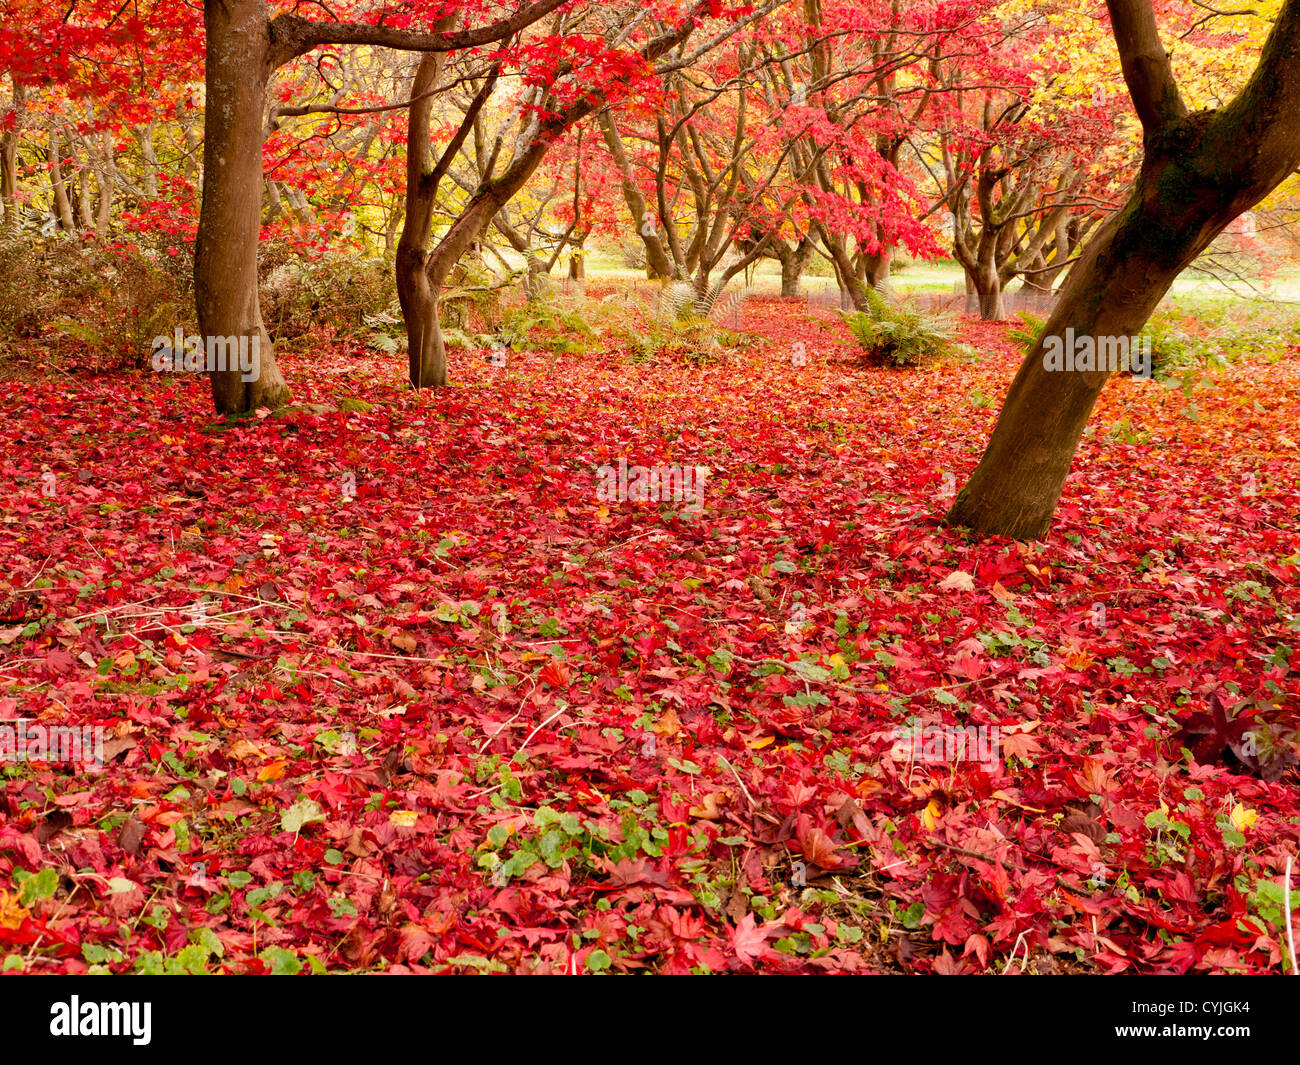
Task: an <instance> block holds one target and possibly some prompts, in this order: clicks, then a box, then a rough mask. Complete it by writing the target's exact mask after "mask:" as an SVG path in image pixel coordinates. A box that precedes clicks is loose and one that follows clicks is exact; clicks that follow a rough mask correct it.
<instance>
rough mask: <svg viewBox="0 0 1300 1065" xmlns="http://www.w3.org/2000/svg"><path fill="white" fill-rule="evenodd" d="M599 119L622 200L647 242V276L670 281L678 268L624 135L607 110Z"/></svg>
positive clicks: (641, 237) (652, 278)
mask: <svg viewBox="0 0 1300 1065" xmlns="http://www.w3.org/2000/svg"><path fill="white" fill-rule="evenodd" d="M598 121H599V122H600V130H601V133H602V134H603V135H604V137H605V144H606V146H607V147H608V148H609V154H610V157H611V158H612V159H613V160H614V165H615V166H616V167H617V168H618V172H619V175H620V182H621V185H622V189H623V201H624V202H625V203H626V204H627V209H628V210H629V211H630V212H631V213H632V221H633V223H634V224H635V225H636V229H637V235H638V236H639V237H640V239H641V242H642V243H643V244H644V245H645V253H646V277H647V278H649V279H650V280H651V281H668V280H671V279H673V278H675V277H677V275H678V272H677V269H676V267H674V266H673V263H672V260H671V259H669V258H668V252H667V251H666V250H665V249H664V242H663V240H662V239H661V238H660V236H659V230H658V227H657V226H656V225H655V222H654V219H653V218H651V217H650V211H649V208H648V206H647V205H646V202H645V197H644V196H642V195H641V190H640V189H639V188H638V187H637V184H636V182H635V181H634V180H633V178H632V164H631V162H630V161H629V160H628V157H627V149H626V148H624V146H623V138H622V136H621V135H620V133H619V131H618V127H617V126H616V125H615V124H614V119H613V116H612V115H611V114H610V113H609V112H608V111H606V112H604V113H602V114H601V116H600V118H599V120H598Z"/></svg>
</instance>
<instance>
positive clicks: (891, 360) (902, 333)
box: [840, 289, 956, 367]
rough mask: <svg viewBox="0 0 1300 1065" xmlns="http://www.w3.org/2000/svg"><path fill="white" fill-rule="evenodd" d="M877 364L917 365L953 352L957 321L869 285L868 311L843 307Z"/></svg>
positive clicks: (868, 356) (867, 356)
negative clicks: (905, 303) (894, 298)
mask: <svg viewBox="0 0 1300 1065" xmlns="http://www.w3.org/2000/svg"><path fill="white" fill-rule="evenodd" d="M840 317H842V318H843V319H844V321H845V323H846V324H847V325H848V327H849V330H850V331H851V332H852V333H853V335H854V337H856V338H857V341H858V343H859V344H861V345H862V349H863V351H864V352H865V361H866V362H867V363H868V364H870V365H874V366H894V367H903V366H916V365H919V364H920V363H922V362H924V361H926V360H928V359H932V358H937V357H939V356H941V355H947V354H950V353H951V352H952V350H953V349H952V340H953V337H954V335H955V333H956V325H955V323H954V322H953V320H952V318H951V317H949V316H947V315H937V314H926V313H924V312H922V311H917V310H913V309H911V308H908V307H905V306H903V305H902V304H899V303H895V302H893V301H890V300H886V299H885V298H884V297H883V296H882V295H880V293H878V292H876V291H875V290H874V289H867V309H866V310H865V311H841V312H840Z"/></svg>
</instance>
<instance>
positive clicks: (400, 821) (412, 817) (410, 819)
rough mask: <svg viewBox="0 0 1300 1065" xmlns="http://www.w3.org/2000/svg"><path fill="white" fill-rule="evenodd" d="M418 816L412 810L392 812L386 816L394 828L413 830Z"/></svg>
mask: <svg viewBox="0 0 1300 1065" xmlns="http://www.w3.org/2000/svg"><path fill="white" fill-rule="evenodd" d="M419 816H420V815H419V814H417V813H416V812H415V811H414V810H394V811H393V812H392V813H391V814H389V815H388V821H389V823H390V824H391V825H393V826H394V827H396V828H414V827H415V821H416V818H418V817H419Z"/></svg>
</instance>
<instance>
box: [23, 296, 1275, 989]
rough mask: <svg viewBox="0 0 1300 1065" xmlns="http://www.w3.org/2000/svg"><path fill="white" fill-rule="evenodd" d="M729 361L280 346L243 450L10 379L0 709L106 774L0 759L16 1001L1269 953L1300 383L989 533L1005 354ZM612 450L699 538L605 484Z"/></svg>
mask: <svg viewBox="0 0 1300 1065" xmlns="http://www.w3.org/2000/svg"><path fill="white" fill-rule="evenodd" d="M742 331H743V332H744V333H746V334H749V335H750V338H749V342H748V343H747V344H746V345H745V346H743V347H740V348H738V349H736V350H733V351H730V352H727V353H726V354H725V356H724V357H723V358H722V359H721V360H720V361H718V362H714V363H710V364H706V365H703V366H697V365H689V364H687V363H685V362H683V361H680V360H677V359H673V358H668V357H664V358H652V359H649V360H647V361H640V362H634V361H633V360H630V359H629V358H628V357H627V353H626V352H625V351H622V350H619V349H618V348H616V347H613V346H609V345H606V346H604V347H603V349H602V350H599V351H594V352H589V353H587V354H584V355H581V356H576V355H557V354H552V353H549V352H543V351H528V350H524V351H515V352H512V353H511V354H510V357H509V361H508V363H507V364H506V365H505V366H504V367H498V366H496V365H494V364H492V363H491V362H488V361H486V360H485V358H484V352H482V351H477V350H469V351H466V350H460V351H454V352H453V353H452V358H451V373H452V377H453V379H454V381H455V382H456V384H455V387H452V388H449V389H446V390H442V391H438V392H433V393H426V394H421V395H416V394H413V393H411V392H410V391H408V390H407V389H406V388H405V387H404V385H403V374H404V365H403V363H404V358H403V357H401V356H400V355H390V356H379V355H376V354H375V353H373V352H364V351H361V350H358V349H357V348H356V347H355V346H353V347H351V348H349V347H348V346H345V345H339V344H331V343H327V342H321V343H320V344H319V345H318V346H311V345H299V347H298V350H297V351H296V352H291V353H288V354H285V355H284V357H283V358H282V364H283V369H284V372H285V376H286V377H287V378H288V380H289V381H290V383H291V385H292V386H293V388H294V392H295V403H296V404H297V405H296V406H295V407H292V408H289V409H287V410H285V411H281V412H276V413H274V414H272V413H268V412H265V411H263V412H259V414H258V415H257V416H256V417H251V418H247V419H239V420H224V419H216V418H214V416H213V415H212V413H211V407H210V405H209V399H208V395H207V390H206V387H205V384H204V382H203V381H201V380H198V379H187V378H176V377H166V378H164V377H159V376H156V375H149V374H145V373H140V374H132V375H112V376H98V377H80V376H77V375H74V374H68V373H62V372H55V371H51V372H49V373H45V374H41V375H36V376H33V375H25V376H18V377H15V376H13V375H10V376H9V378H8V379H6V380H4V381H3V382H2V383H0V411H2V412H3V418H2V419H0V464H2V475H3V480H4V482H5V483H6V484H7V485H8V491H7V492H6V493H5V497H4V503H3V517H0V557H3V558H4V560H5V570H4V573H3V576H2V578H0V679H2V680H3V683H4V688H3V690H0V719H14V718H24V719H26V720H27V721H28V723H29V725H55V724H71V723H76V724H88V725H100V726H104V727H105V728H106V729H107V737H108V738H107V741H106V743H105V747H104V757H105V764H104V765H103V766H102V767H95V766H90V767H83V766H80V765H68V764H60V763H57V762H50V763H46V762H40V761H30V762H26V763H23V762H13V761H11V762H9V763H8V764H5V765H2V766H0V782H2V786H3V798H2V799H0V802H3V805H2V806H0V968H3V969H6V970H8V969H18V970H25V971H35V972H51V971H86V970H87V969H90V970H94V971H102V970H111V971H119V972H120V971H132V970H134V971H145V972H156V971H205V970H206V971H219V970H225V971H234V972H249V971H252V972H260V971H263V970H267V971H274V972H296V971H303V970H340V971H341V970H353V971H355V970H380V969H387V970H396V971H427V970H436V971H446V970H449V969H450V970H461V971H467V970H474V969H478V970H489V971H512V972H513V971H542V972H587V971H591V972H599V971H605V970H611V971H635V970H652V971H666V972H682V971H688V970H710V971H722V970H742V971H752V970H759V971H817V970H832V971H834V970H842V971H852V972H861V971H866V972H871V971H876V972H881V971H888V972H897V971H907V972H932V971H933V972H948V973H951V972H982V971H988V972H1002V971H1006V970H1008V969H1010V971H1013V972H1017V971H1027V972H1039V973H1053V972H1106V973H1110V972H1184V971H1214V972H1225V971H1226V972H1242V971H1244V972H1263V971H1270V970H1271V971H1274V972H1277V971H1280V970H1281V969H1282V968H1283V967H1284V966H1285V965H1287V964H1289V963H1287V962H1286V961H1285V960H1284V959H1285V955H1286V945H1285V940H1286V934H1285V926H1286V921H1285V919H1284V917H1283V901H1282V899H1283V888H1282V884H1283V872H1284V869H1285V868H1286V862H1287V856H1288V855H1291V854H1294V853H1295V851H1296V846H1297V839H1298V838H1300V793H1298V792H1297V788H1296V784H1297V770H1296V768H1295V758H1294V752H1295V750H1296V748H1297V742H1298V741H1297V735H1296V731H1295V730H1296V727H1297V725H1298V724H1300V661H1298V660H1297V658H1296V652H1295V647H1296V645H1297V643H1300V579H1298V578H1300V527H1298V523H1297V518H1296V515H1297V513H1300V477H1298V476H1297V468H1296V460H1297V458H1298V457H1300V444H1298V443H1297V439H1300V428H1297V426H1298V424H1300V417H1298V415H1300V357H1298V356H1297V353H1296V352H1295V351H1290V352H1289V353H1286V354H1285V355H1284V357H1282V358H1281V359H1280V360H1276V361H1274V360H1269V359H1266V358H1264V355H1265V354H1267V353H1265V352H1261V353H1260V357H1258V358H1251V359H1247V360H1245V361H1243V362H1241V363H1238V364H1236V365H1233V366H1232V367H1230V368H1227V369H1223V370H1220V371H1218V372H1215V373H1207V374H1206V375H1205V376H1203V377H1201V378H1200V379H1199V380H1196V379H1195V378H1194V377H1189V378H1187V379H1185V380H1183V381H1181V382H1174V385H1175V386H1176V387H1169V386H1167V385H1166V384H1163V383H1159V382H1149V383H1143V382H1140V381H1135V380H1131V379H1127V378H1122V379H1115V380H1113V381H1112V382H1111V383H1110V384H1109V385H1108V386H1107V388H1106V391H1105V393H1104V395H1103V397H1102V399H1101V401H1100V404H1099V407H1098V410H1097V412H1096V413H1095V415H1094V417H1093V419H1092V422H1091V425H1090V428H1089V430H1088V433H1087V436H1086V438H1085V440H1084V442H1083V445H1082V448H1081V450H1080V453H1079V455H1078V457H1077V460H1076V462H1075V467H1074V470H1075V472H1074V473H1073V474H1072V476H1071V478H1070V481H1069V483H1068V485H1067V488H1066V491H1065V495H1064V497H1063V499H1062V502H1061V507H1060V511H1059V513H1058V516H1057V521H1056V523H1055V525H1054V527H1053V529H1052V531H1051V533H1050V535H1049V536H1048V537H1047V538H1046V539H1045V540H1044V541H1043V542H1041V543H1032V544H1026V543H1011V542H1006V541H992V542H975V541H973V540H971V539H970V538H969V536H968V535H966V534H965V533H963V532H962V531H960V530H956V529H952V528H948V527H946V526H944V525H943V524H942V521H941V518H942V515H943V513H944V510H945V504H946V503H947V502H948V501H949V499H950V498H951V493H952V490H953V488H954V487H955V485H956V484H960V483H961V482H962V481H963V480H964V478H965V477H966V476H967V475H968V474H969V472H970V470H971V469H972V467H973V466H974V463H975V462H976V460H977V459H978V456H979V454H980V452H981V450H982V447H983V444H984V442H985V441H986V439H987V437H988V434H989V432H990V430H991V429H992V426H993V423H994V420H995V418H996V415H997V410H998V404H999V402H1000V399H1001V396H1002V395H1003V394H1004V392H1005V389H1006V386H1007V384H1008V383H1009V381H1010V378H1011V376H1012V375H1013V373H1014V371H1015V368H1016V365H1017V362H1018V358H1019V356H1018V354H1017V349H1016V348H1015V346H1014V344H1013V342H1012V341H1011V340H1010V339H1009V338H1008V335H1007V326H1005V325H985V324H981V323H978V322H975V321H972V320H969V319H968V320H965V321H964V325H963V338H964V340H965V341H966V342H967V343H968V344H970V345H971V346H972V347H973V348H974V349H975V351H976V353H977V356H978V357H975V358H969V359H960V358H955V359H948V360H943V361H940V362H937V363H935V364H932V365H930V366H928V367H926V368H924V369H921V370H912V371H890V370H883V369H864V368H862V367H861V366H860V365H859V364H858V361H857V360H856V357H855V352H854V349H853V348H852V346H851V338H850V337H849V335H848V333H847V330H846V329H845V328H844V326H843V325H842V323H841V322H840V321H839V320H838V318H836V317H835V316H834V315H833V314H832V313H831V312H829V311H824V312H820V311H819V312H817V313H816V314H809V313H808V312H807V310H806V308H804V307H803V306H801V305H798V304H790V303H782V302H781V301H778V300H755V301H750V302H749V303H747V304H746V305H745V308H744V320H743V326H742ZM799 345H802V346H801V347H800V346H799ZM796 351H797V352H798V353H799V354H800V355H801V356H802V357H801V358H799V359H793V358H792V352H796ZM1274 354H1276V353H1274ZM797 363H802V365H797ZM620 459H625V460H626V462H627V463H628V465H629V466H637V465H641V466H646V467H649V466H676V467H695V466H702V467H707V468H708V470H709V471H710V474H709V477H708V480H707V482H706V485H705V489H704V493H703V497H702V508H699V509H698V510H697V509H696V508H695V507H693V506H690V505H684V504H683V503H682V502H660V503H655V502H619V501H618V500H617V499H614V500H610V499H607V498H601V497H600V494H599V493H598V485H599V484H600V476H599V474H598V471H599V468H600V467H602V466H614V467H617V466H618V463H619V460H620ZM11 724H12V722H11ZM916 726H920V727H921V728H922V729H923V731H922V732H920V733H919V735H918V734H916V733H914V732H908V731H905V730H907V729H908V728H915V727H916ZM965 728H970V729H972V730H974V731H972V732H970V733H967V734H963V735H969V736H970V737H972V738H975V737H977V738H978V739H979V740H980V741H981V742H983V741H988V742H990V743H992V744H993V747H992V748H991V749H992V754H991V755H988V752H971V751H967V752H965V755H964V756H963V754H962V752H960V751H954V749H952V748H951V746H949V747H948V748H945V742H947V741H949V740H951V738H952V737H953V736H955V735H958V734H959V733H958V732H957V731H956V730H960V729H965ZM936 737H937V739H936ZM2 753H3V751H2V750H0V754H2ZM1189 753H1190V757H1189ZM976 754H979V755H980V757H976V756H975V755H976ZM1297 901H1298V902H1300V900H1297Z"/></svg>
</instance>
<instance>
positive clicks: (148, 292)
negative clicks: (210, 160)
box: [0, 235, 193, 370]
mask: <svg viewBox="0 0 1300 1065" xmlns="http://www.w3.org/2000/svg"><path fill="white" fill-rule="evenodd" d="M168 251H170V253H171V254H167V252H168ZM192 263H193V258H192V254H191V253H190V251H189V249H188V248H184V247H180V246H178V245H176V244H174V243H171V244H170V245H169V247H168V249H167V250H166V251H160V250H159V249H158V248H154V247H143V248H142V247H138V246H135V245H127V246H122V245H114V246H105V245H102V244H99V243H96V242H90V241H79V240H76V239H75V238H70V237H68V236H64V235H56V236H54V237H50V238H38V237H33V236H30V235H15V236H8V237H5V238H3V239H0V278H3V280H2V281H0V308H3V310H0V340H2V339H16V338H31V339H36V340H40V341H42V342H43V344H44V347H45V348H46V350H47V351H52V352H53V353H55V354H59V355H63V356H66V357H67V358H69V359H70V360H72V361H73V362H76V363H78V364H81V365H85V366H89V367H91V368H93V369H96V370H115V369H126V368H140V367H144V366H147V365H148V361H149V355H150V353H151V350H152V348H151V343H150V342H151V341H152V340H153V338H154V337H156V336H160V335H170V334H171V333H172V331H173V330H174V329H175V328H176V326H177V325H182V324H184V322H185V320H186V317H187V316H188V314H189V313H190V310H191V307H192V302H193V300H192V295H191V292H192V282H191V281H190V275H191V273H192Z"/></svg>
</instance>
